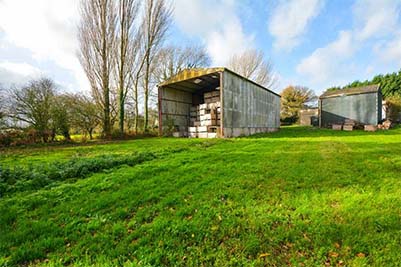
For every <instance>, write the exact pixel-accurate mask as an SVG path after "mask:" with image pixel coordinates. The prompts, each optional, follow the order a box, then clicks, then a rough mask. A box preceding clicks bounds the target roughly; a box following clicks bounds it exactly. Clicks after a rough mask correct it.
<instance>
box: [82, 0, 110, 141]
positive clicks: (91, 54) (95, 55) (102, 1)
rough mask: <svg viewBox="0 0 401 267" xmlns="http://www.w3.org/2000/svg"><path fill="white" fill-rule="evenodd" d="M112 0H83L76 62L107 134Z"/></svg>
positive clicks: (108, 133) (108, 125)
mask: <svg viewBox="0 0 401 267" xmlns="http://www.w3.org/2000/svg"><path fill="white" fill-rule="evenodd" d="M116 13H117V12H116V6H115V1H113V0H83V1H82V2H81V24H80V26H79V35H78V36H79V43H80V53H79V58H80V62H81V64H82V66H83V68H84V70H85V73H86V76H87V77H88V79H89V82H90V85H91V88H92V95H93V97H94V99H95V100H96V102H97V104H98V105H99V106H100V107H101V108H102V110H103V120H102V124H103V134H104V135H105V136H106V137H110V136H111V127H112V125H111V119H110V112H111V111H110V109H111V108H110V88H111V86H112V84H111V82H112V79H111V78H112V77H111V76H112V73H113V68H114V67H115V62H114V59H115V51H116V50H115V47H116V23H117V14H116Z"/></svg>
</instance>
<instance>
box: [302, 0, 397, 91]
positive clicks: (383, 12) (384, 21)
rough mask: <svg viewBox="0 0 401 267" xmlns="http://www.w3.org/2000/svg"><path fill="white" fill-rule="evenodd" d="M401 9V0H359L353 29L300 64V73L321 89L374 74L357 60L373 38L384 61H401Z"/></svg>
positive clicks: (355, 7)
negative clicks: (400, 29)
mask: <svg viewBox="0 0 401 267" xmlns="http://www.w3.org/2000/svg"><path fill="white" fill-rule="evenodd" d="M400 8H401V2H400V1H394V0H383V1H376V0H358V1H357V2H355V4H354V6H353V19H354V22H355V24H354V26H353V28H351V29H350V30H348V31H342V32H340V34H339V36H338V38H337V39H336V40H335V41H333V42H332V43H329V44H327V45H326V46H324V47H321V48H318V49H316V50H315V51H314V52H312V54H311V55H309V56H308V57H306V58H304V59H303V60H302V61H301V62H300V64H298V66H297V67H296V70H297V73H298V74H300V75H302V76H303V77H306V78H308V80H309V81H310V82H311V83H312V84H313V85H314V86H316V87H317V88H319V89H320V90H323V89H325V88H327V87H329V86H333V85H341V84H344V83H348V82H350V81H352V80H354V79H362V77H361V76H365V77H367V76H370V75H371V72H373V69H372V68H371V67H366V66H365V67H362V66H360V67H356V66H355V64H354V63H353V62H354V60H355V58H354V56H355V54H356V53H357V52H358V51H360V50H361V49H362V48H363V46H364V45H365V44H367V43H368V41H370V40H375V41H376V44H375V45H374V49H373V50H374V51H375V52H376V54H377V55H379V57H380V58H381V59H382V60H383V61H387V62H390V61H394V60H396V61H397V63H398V64H401V34H399V33H398V34H397V32H398V30H399V28H400V25H399V19H400ZM366 49H368V48H366ZM366 56H368V55H366ZM362 69H364V71H363V70H362Z"/></svg>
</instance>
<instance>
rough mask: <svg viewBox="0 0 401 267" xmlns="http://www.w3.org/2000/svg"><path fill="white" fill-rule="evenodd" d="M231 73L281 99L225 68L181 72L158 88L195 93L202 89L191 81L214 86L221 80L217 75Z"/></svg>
mask: <svg viewBox="0 0 401 267" xmlns="http://www.w3.org/2000/svg"><path fill="white" fill-rule="evenodd" d="M225 71H227V72H230V73H232V74H234V75H236V76H238V77H240V78H242V79H244V80H247V81H248V82H250V83H253V84H255V85H257V86H259V87H261V88H262V89H264V90H266V91H269V92H271V93H273V94H275V95H277V96H279V97H281V96H280V95H279V94H277V93H275V92H273V91H272V90H270V89H268V88H266V87H264V86H263V85H260V84H258V83H256V82H254V81H252V80H250V79H248V78H245V77H243V76H241V75H240V74H238V73H236V72H234V71H232V70H230V69H227V68H224V67H218V68H197V69H185V70H182V71H181V72H179V73H178V74H177V75H175V76H173V77H171V78H170V79H168V80H166V81H164V82H162V83H160V84H159V85H158V86H159V87H163V86H168V87H180V88H182V87H184V86H185V87H187V89H189V90H191V91H193V90H197V89H199V88H201V85H199V84H197V83H194V82H191V81H195V80H197V79H201V80H202V81H204V82H206V84H214V83H215V82H216V80H217V79H219V76H217V75H215V74H216V73H220V72H225Z"/></svg>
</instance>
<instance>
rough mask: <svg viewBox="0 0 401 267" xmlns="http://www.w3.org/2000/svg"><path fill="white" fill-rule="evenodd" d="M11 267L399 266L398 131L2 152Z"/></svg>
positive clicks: (301, 131) (3, 232)
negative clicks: (19, 266)
mask: <svg viewBox="0 0 401 267" xmlns="http://www.w3.org/2000/svg"><path fill="white" fill-rule="evenodd" d="M0 192H1V197H0V266H15V265H23V266H29V265H32V266H65V265H72V266H88V265H93V266H283V265H292V266H401V253H400V252H401V128H398V129H393V130H390V131H387V132H383V131H381V132H376V133H365V132H362V131H354V132H336V131H331V130H318V129H313V128H303V127H286V128H283V129H282V130H281V131H280V132H278V133H271V134H263V135H257V136H253V137H248V138H236V139H226V140H205V139H203V140H201V139H191V140H188V139H173V138H149V139H141V140H132V141H121V142H110V143H102V144H95V143H90V144H88V145H75V146H71V145H70V146H49V147H35V148H19V149H7V150H3V151H1V155H0Z"/></svg>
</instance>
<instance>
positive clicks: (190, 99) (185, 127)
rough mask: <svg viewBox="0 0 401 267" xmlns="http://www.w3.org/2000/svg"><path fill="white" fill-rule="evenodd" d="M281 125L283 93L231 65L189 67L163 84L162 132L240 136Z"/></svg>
mask: <svg viewBox="0 0 401 267" xmlns="http://www.w3.org/2000/svg"><path fill="white" fill-rule="evenodd" d="M279 127H280V95H278V94H276V93H274V92H273V91H271V90H269V89H267V88H265V87H263V86H261V85H259V84H257V83H255V82H253V81H251V80H248V79H246V78H244V77H242V76H241V75H239V74H237V73H235V72H233V71H230V70H228V69H226V68H205V69H188V70H184V71H182V72H180V73H179V74H178V75H176V76H174V77H172V78H171V79H169V80H168V81H166V82H164V83H161V84H160V85H159V130H160V134H162V135H171V134H172V135H175V136H182V137H184V136H189V137H201V138H206V137H209V138H210V137H236V136H241V135H251V134H255V133H262V132H271V131H276V130H278V129H279Z"/></svg>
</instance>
